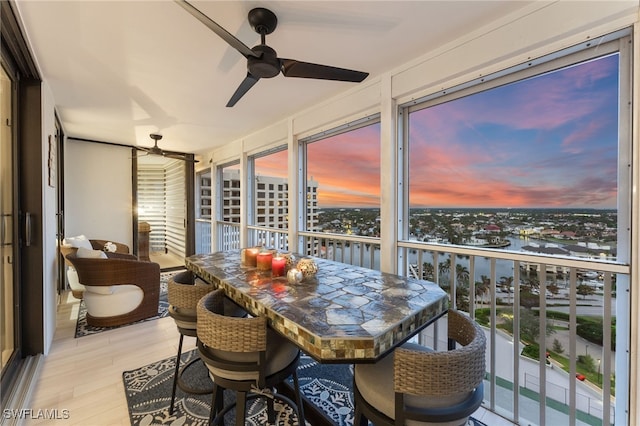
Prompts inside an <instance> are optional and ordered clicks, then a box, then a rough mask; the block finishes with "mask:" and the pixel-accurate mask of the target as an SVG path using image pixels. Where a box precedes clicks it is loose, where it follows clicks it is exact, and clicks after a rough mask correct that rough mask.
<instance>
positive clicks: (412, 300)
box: [186, 250, 448, 362]
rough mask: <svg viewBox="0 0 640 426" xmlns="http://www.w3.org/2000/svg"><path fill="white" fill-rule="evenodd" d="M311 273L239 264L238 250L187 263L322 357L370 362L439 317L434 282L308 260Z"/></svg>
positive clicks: (443, 303)
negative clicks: (293, 278)
mask: <svg viewBox="0 0 640 426" xmlns="http://www.w3.org/2000/svg"><path fill="white" fill-rule="evenodd" d="M313 259H314V260H315V261H316V263H317V265H318V273H317V274H316V276H315V277H314V278H311V279H307V280H305V281H303V282H302V283H300V284H289V283H288V282H287V279H286V278H284V277H279V278H272V277H271V273H264V272H259V271H257V270H256V268H252V267H247V266H243V265H241V264H240V251H238V250H234V251H228V252H217V253H212V254H204V255H195V256H191V257H189V258H187V259H186V266H187V268H188V269H190V270H192V271H193V272H194V273H196V274H197V275H199V276H200V277H201V278H202V279H204V280H205V281H208V282H210V283H212V284H214V285H217V286H220V287H222V288H224V290H225V292H226V293H227V295H228V296H229V297H230V298H231V299H233V300H235V301H236V303H238V304H239V305H241V306H242V307H244V308H245V309H246V310H247V311H248V312H250V313H251V314H252V315H266V316H267V318H268V319H269V322H270V325H271V326H272V327H273V328H275V329H276V330H278V331H279V332H280V333H282V334H283V335H285V336H287V337H288V338H289V339H291V340H292V341H293V342H294V343H296V344H297V345H298V346H299V347H300V348H301V349H302V350H303V351H305V352H306V353H308V354H309V355H311V356H312V357H314V358H315V359H316V360H318V361H320V362H357V361H360V362H364V361H374V360H376V359H378V358H379V357H381V356H382V355H384V354H385V353H386V352H388V351H389V350H391V349H392V348H394V347H395V346H397V345H398V344H400V343H402V342H404V341H405V340H406V339H407V338H409V337H411V336H413V335H414V334H416V333H417V332H418V331H420V329H422V328H423V327H424V326H426V325H428V324H429V323H431V322H433V321H434V320H436V319H437V318H438V317H440V316H441V315H442V314H444V313H445V312H446V310H447V307H448V299H447V295H446V293H445V292H444V291H443V290H442V289H441V288H440V287H438V286H437V285H436V284H434V283H431V282H428V281H420V280H415V279H412V278H406V277H401V276H398V275H393V274H387V273H382V272H380V271H375V270H372V269H367V268H361V267H357V266H351V265H347V264H344V263H340V262H335V261H331V260H326V259H319V258H313Z"/></svg>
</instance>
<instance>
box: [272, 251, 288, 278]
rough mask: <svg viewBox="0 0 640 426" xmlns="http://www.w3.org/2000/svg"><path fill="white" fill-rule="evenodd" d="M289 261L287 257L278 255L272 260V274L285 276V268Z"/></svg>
mask: <svg viewBox="0 0 640 426" xmlns="http://www.w3.org/2000/svg"><path fill="white" fill-rule="evenodd" d="M286 263H287V259H285V258H284V257H282V256H280V255H279V254H278V255H276V256H275V257H274V258H273V260H271V276H273V277H284V268H285V265H286Z"/></svg>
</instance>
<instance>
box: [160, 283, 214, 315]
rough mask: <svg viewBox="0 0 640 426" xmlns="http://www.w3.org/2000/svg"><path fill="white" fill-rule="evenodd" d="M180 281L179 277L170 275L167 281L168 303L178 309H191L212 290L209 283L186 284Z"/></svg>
mask: <svg viewBox="0 0 640 426" xmlns="http://www.w3.org/2000/svg"><path fill="white" fill-rule="evenodd" d="M176 279H177V280H178V281H180V277H177V278H176V277H175V276H173V277H171V278H169V282H168V292H167V297H168V301H169V304H170V305H171V306H174V307H176V308H178V309H193V310H195V309H196V307H197V306H198V301H199V300H200V299H202V298H203V297H204V296H205V295H206V294H207V293H209V292H211V290H213V287H212V286H210V285H195V284H186V283H182V282H178V281H176Z"/></svg>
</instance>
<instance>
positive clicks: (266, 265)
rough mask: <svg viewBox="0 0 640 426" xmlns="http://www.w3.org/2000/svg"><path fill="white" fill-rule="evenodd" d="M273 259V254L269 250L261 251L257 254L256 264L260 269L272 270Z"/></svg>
mask: <svg viewBox="0 0 640 426" xmlns="http://www.w3.org/2000/svg"><path fill="white" fill-rule="evenodd" d="M272 259H273V255H272V254H271V252H268V251H261V252H260V253H258V255H257V256H256V266H257V267H258V270H259V271H270V270H271V260H272Z"/></svg>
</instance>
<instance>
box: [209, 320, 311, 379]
mask: <svg viewBox="0 0 640 426" xmlns="http://www.w3.org/2000/svg"><path fill="white" fill-rule="evenodd" d="M267 342H268V344H267V351H266V363H267V365H266V369H265V376H270V375H271V374H273V373H276V372H278V371H280V370H283V369H284V368H285V367H287V366H288V365H289V364H291V363H292V362H293V361H294V360H295V359H296V357H297V356H298V352H299V349H298V348H297V347H296V346H295V345H293V344H291V343H290V342H289V341H288V340H287V339H286V338H284V337H282V336H281V335H280V334H278V333H277V332H276V331H273V330H271V329H268V330H267ZM206 350H207V351H208V352H210V353H211V354H213V355H215V356H217V357H219V358H222V359H225V360H228V361H234V362H256V361H257V360H258V354H257V353H256V352H244V353H242V352H227V351H221V350H217V349H212V348H206ZM207 368H209V370H210V371H211V373H212V374H215V375H217V376H219V377H224V378H226V379H230V380H238V381H240V380H257V378H258V372H257V371H247V372H245V371H231V370H224V369H219V368H216V367H214V366H212V365H210V364H207Z"/></svg>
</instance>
